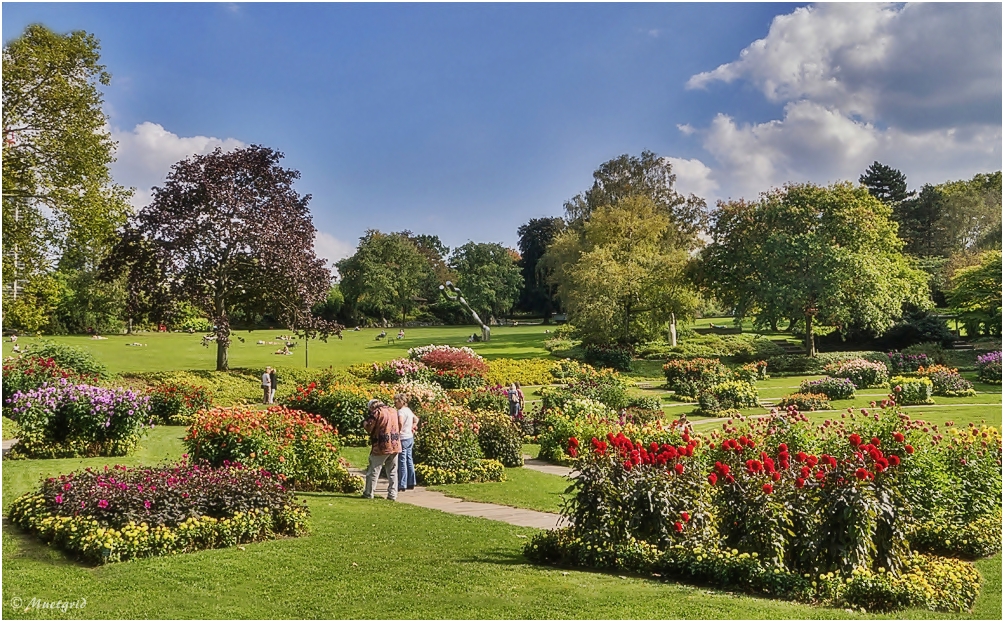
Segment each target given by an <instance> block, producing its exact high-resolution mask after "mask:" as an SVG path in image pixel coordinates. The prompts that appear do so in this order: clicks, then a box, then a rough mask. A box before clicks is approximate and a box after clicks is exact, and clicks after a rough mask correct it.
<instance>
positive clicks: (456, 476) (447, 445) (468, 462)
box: [414, 407, 505, 484]
mask: <svg viewBox="0 0 1004 622" xmlns="http://www.w3.org/2000/svg"><path fill="white" fill-rule="evenodd" d="M479 429H480V425H479V424H478V420H477V417H476V416H475V415H474V414H473V413H471V412H470V411H468V410H466V409H463V408H459V407H452V408H447V409H433V410H430V411H428V412H426V413H424V414H423V416H422V419H421V421H420V423H419V429H418V433H417V434H415V449H414V451H415V473H416V475H417V477H418V479H419V482H421V483H422V484H437V483H450V484H452V483H466V482H471V481H502V480H485V479H483V477H488V476H493V477H494V476H495V475H496V473H495V471H494V469H492V468H490V465H485V464H483V463H485V462H490V461H486V460H485V455H484V452H483V451H482V450H481V445H480V443H479V441H478V433H479ZM498 464H499V466H500V467H501V464H500V463H498ZM420 466H421V469H420V468H419V467H420ZM501 476H502V478H503V479H504V477H505V469H504V468H503V469H502V473H501ZM451 480H452V481H451Z"/></svg>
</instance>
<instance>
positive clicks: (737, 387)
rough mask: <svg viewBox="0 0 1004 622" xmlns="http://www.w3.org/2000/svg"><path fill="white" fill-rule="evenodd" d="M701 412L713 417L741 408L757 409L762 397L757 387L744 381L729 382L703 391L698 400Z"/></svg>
mask: <svg viewBox="0 0 1004 622" xmlns="http://www.w3.org/2000/svg"><path fill="white" fill-rule="evenodd" d="M697 403H698V404H699V405H700V409H699V410H700V412H701V413H704V414H709V415H712V416H718V415H719V413H722V412H726V411H732V410H738V409H740V408H756V407H757V406H759V405H760V395H759V393H758V392H757V390H756V385H754V384H751V383H749V382H743V381H742V380H729V381H728V382H722V383H720V384H716V385H714V386H711V387H708V388H706V389H703V390H702V391H701V394H700V396H698V398H697Z"/></svg>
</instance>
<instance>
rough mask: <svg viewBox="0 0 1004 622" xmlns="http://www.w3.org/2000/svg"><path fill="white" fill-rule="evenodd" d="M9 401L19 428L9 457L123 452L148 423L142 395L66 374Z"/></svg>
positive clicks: (47, 456) (121, 453) (148, 418)
mask: <svg viewBox="0 0 1004 622" xmlns="http://www.w3.org/2000/svg"><path fill="white" fill-rule="evenodd" d="M8 406H9V408H8V410H7V415H8V417H10V418H11V419H13V420H14V421H16V422H17V424H18V426H20V428H21V430H20V434H21V436H20V439H21V440H20V441H19V442H18V443H17V444H16V445H15V446H14V447H13V449H12V450H11V453H10V456H11V457H14V458H66V457H75V456H124V455H126V454H127V453H129V452H130V451H132V449H133V448H134V447H135V446H136V443H137V441H138V440H139V438H140V436H142V435H143V433H144V431H145V427H146V425H147V424H149V423H152V422H151V421H150V414H149V406H148V399H147V398H146V397H143V396H140V395H137V394H136V393H135V392H133V391H130V390H127V389H106V388H104V387H95V386H91V385H87V384H73V383H70V382H67V380H66V379H60V380H59V381H58V383H56V384H55V385H53V386H49V385H43V386H41V387H39V388H37V389H33V390H31V391H27V392H25V393H20V392H19V393H15V394H14V395H13V396H12V397H11V398H10V401H9V404H8Z"/></svg>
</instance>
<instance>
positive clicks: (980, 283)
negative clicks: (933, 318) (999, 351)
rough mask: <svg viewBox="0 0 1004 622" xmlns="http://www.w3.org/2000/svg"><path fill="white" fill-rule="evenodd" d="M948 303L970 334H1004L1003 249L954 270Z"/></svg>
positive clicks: (983, 254) (983, 255)
mask: <svg viewBox="0 0 1004 622" xmlns="http://www.w3.org/2000/svg"><path fill="white" fill-rule="evenodd" d="M948 302H949V304H951V306H952V307H953V308H954V309H955V310H956V311H957V312H958V313H959V314H960V316H961V317H962V321H963V323H964V324H965V326H966V332H967V333H968V334H969V336H970V337H973V336H976V335H1000V334H1001V252H1000V251H999V250H998V251H986V252H984V253H982V254H981V255H980V257H979V263H978V264H977V265H974V266H968V267H965V268H961V269H959V270H956V271H955V274H954V275H953V276H952V289H951V291H950V292H949V294H948Z"/></svg>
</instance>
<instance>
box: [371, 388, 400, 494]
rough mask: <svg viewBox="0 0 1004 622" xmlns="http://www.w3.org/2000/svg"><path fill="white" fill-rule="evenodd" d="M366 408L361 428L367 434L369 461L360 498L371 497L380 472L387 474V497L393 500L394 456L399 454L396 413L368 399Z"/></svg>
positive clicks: (395, 457) (374, 400) (395, 468)
mask: <svg viewBox="0 0 1004 622" xmlns="http://www.w3.org/2000/svg"><path fill="white" fill-rule="evenodd" d="M366 407H367V409H368V410H369V416H368V417H366V419H365V420H364V421H363V429H364V430H366V432H367V433H369V435H370V459H369V466H368V468H367V469H366V486H365V488H363V498H364V499H372V498H373V492H374V491H375V490H376V484H377V478H379V477H380V471H381V470H383V471H384V473H385V474H386V475H387V498H388V499H390V500H391V501H396V500H397V488H398V472H397V465H398V454H400V453H401V427H400V423H399V422H398V418H397V411H396V410H394V409H393V408H391V407H390V406H388V405H386V404H384V403H383V402H382V401H380V400H377V399H373V400H370V401H369V402H368V403H367V404H366Z"/></svg>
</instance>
